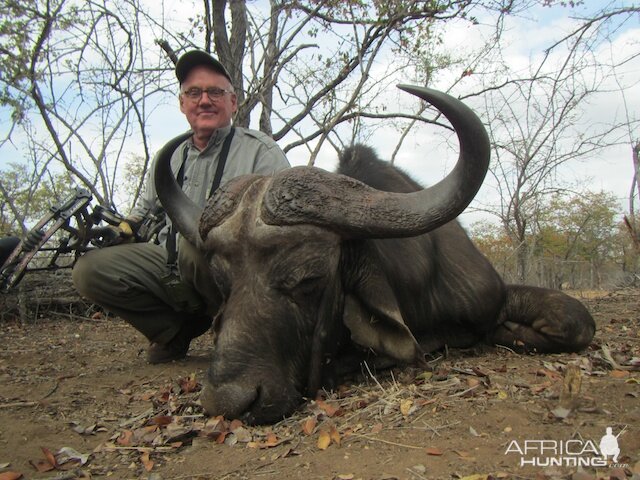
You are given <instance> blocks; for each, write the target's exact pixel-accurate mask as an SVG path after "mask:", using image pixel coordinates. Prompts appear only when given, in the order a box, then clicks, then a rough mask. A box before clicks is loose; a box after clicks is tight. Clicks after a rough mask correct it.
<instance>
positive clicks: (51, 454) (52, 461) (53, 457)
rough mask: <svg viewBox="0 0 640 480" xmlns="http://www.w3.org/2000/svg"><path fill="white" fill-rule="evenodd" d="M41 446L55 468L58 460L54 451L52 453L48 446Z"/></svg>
mask: <svg viewBox="0 0 640 480" xmlns="http://www.w3.org/2000/svg"><path fill="white" fill-rule="evenodd" d="M40 448H41V449H42V453H44V456H45V458H46V459H47V461H48V462H49V463H50V464H51V465H52V466H53V467H54V468H56V467H57V466H58V462H56V457H55V456H54V455H53V453H51V450H49V449H48V448H45V447H40Z"/></svg>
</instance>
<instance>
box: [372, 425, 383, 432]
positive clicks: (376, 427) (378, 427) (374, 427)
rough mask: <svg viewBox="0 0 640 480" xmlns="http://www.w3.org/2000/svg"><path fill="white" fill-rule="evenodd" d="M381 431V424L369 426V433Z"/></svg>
mask: <svg viewBox="0 0 640 480" xmlns="http://www.w3.org/2000/svg"><path fill="white" fill-rule="evenodd" d="M381 431H382V424H381V423H376V424H375V425H374V426H373V427H371V433H373V434H376V433H380V432H381Z"/></svg>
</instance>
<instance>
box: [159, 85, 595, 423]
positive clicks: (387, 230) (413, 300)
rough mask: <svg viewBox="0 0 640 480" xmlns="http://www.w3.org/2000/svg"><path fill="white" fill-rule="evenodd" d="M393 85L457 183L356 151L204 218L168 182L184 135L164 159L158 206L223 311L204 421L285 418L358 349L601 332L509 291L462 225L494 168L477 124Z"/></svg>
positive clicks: (567, 344) (516, 341) (252, 189)
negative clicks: (202, 266) (446, 153)
mask: <svg viewBox="0 0 640 480" xmlns="http://www.w3.org/2000/svg"><path fill="white" fill-rule="evenodd" d="M400 88H402V89H403V90H406V91H408V92H410V93H412V94H414V95H417V96H419V97H421V98H422V99H423V100H425V101H428V102H430V103H431V104H432V105H434V106H435V107H436V108H437V109H438V110H439V111H440V112H442V113H443V114H444V116H445V117H446V118H447V119H448V120H449V122H450V123H451V125H452V126H453V128H454V129H455V131H456V133H457V136H458V140H459V143H460V154H459V159H458V162H457V164H456V166H455V167H454V169H453V170H452V172H451V173H450V174H449V175H448V176H447V177H446V178H445V179H443V180H442V181H440V182H439V183H437V184H436V185H434V186H432V187H429V188H426V189H422V188H421V187H420V186H419V185H417V184H416V183H415V182H414V181H412V180H411V179H410V178H409V177H408V176H406V175H405V174H403V173H401V172H400V171H399V170H397V169H395V168H393V167H392V166H390V165H389V164H387V163H384V162H382V161H380V160H378V159H377V158H376V156H375V154H374V153H373V151H372V150H370V149H368V148H366V147H353V148H350V149H348V150H347V151H346V152H344V153H343V154H342V155H341V159H340V167H339V169H338V173H329V172H326V171H324V170H321V169H318V168H313V167H296V168H292V169H289V170H286V171H283V172H280V173H278V174H276V175H274V176H272V177H267V176H259V175H248V176H243V177H238V178H236V179H234V180H232V181H230V182H229V183H227V184H226V185H224V186H223V187H222V188H221V189H219V190H218V191H217V192H216V193H215V194H214V195H213V196H212V197H211V199H210V200H209V203H208V204H207V206H206V208H205V209H204V210H203V209H201V208H200V207H198V206H197V205H195V204H193V203H192V202H191V201H190V200H189V199H188V197H187V196H186V195H184V194H183V193H182V191H181V190H180V188H179V187H178V186H177V184H176V183H175V180H174V177H173V175H172V173H171V170H170V166H169V158H170V154H171V151H172V149H173V145H175V144H176V143H178V142H179V141H181V138H178V139H176V142H173V143H172V142H170V143H169V144H167V146H165V147H164V148H163V150H161V152H160V154H159V158H160V160H159V162H158V164H157V168H156V186H157V190H158V195H159V197H160V200H161V202H162V204H163V206H164V207H165V209H166V211H167V214H168V215H169V217H170V218H171V219H172V221H173V222H174V225H176V228H177V229H178V231H179V232H180V233H181V234H182V235H183V236H184V238H185V239H187V240H188V241H189V242H191V243H192V244H193V245H195V246H196V247H197V248H198V249H199V250H200V251H201V252H202V253H203V255H204V257H205V258H206V261H207V265H208V269H209V272H208V273H209V274H210V276H211V291H210V292H209V293H208V294H207V295H208V296H209V297H210V298H211V299H212V301H213V299H220V300H219V303H220V306H219V309H218V310H219V311H218V314H217V315H216V317H215V320H214V322H213V327H212V328H213V331H214V349H213V354H212V358H211V363H210V367H209V371H208V374H207V378H206V380H205V382H204V383H205V385H204V389H203V393H202V395H201V402H202V405H203V407H204V408H205V410H206V411H207V412H208V413H209V414H211V415H225V416H226V417H229V418H240V419H243V420H244V421H246V422H249V423H268V422H274V421H277V420H279V419H281V418H282V417H283V416H286V415H288V414H290V413H291V412H292V411H293V410H294V409H295V408H296V407H297V406H298V405H299V403H300V401H301V399H302V397H303V396H304V395H314V394H315V391H316V389H317V388H318V387H319V386H321V385H322V382H323V369H326V367H327V362H330V361H334V362H335V361H338V360H340V359H345V358H354V359H356V358H357V357H356V356H353V357H351V356H350V354H352V353H353V352H355V351H361V350H367V351H373V352H375V354H377V355H380V356H383V357H389V358H391V359H393V360H394V361H397V362H402V363H414V364H415V363H418V364H421V363H424V355H425V353H428V352H432V351H434V350H437V349H440V348H442V347H443V346H445V345H447V346H451V347H468V346H471V345H474V344H477V343H480V342H484V343H489V344H502V345H508V346H511V347H520V348H525V349H528V350H535V351H539V352H556V351H576V350H580V349H582V348H585V347H586V346H587V345H589V343H590V341H591V339H592V337H593V334H594V331H595V325H594V322H593V319H592V317H591V316H590V314H589V313H588V312H587V310H586V309H585V307H584V306H583V305H582V304H581V303H580V302H578V301H577V300H575V299H573V298H571V297H569V296H567V295H565V294H563V293H561V292H557V291H552V290H546V289H541V288H533V287H525V286H512V285H505V284H504V283H503V281H502V280H501V278H500V277H499V275H498V274H497V273H496V271H495V270H494V269H493V267H492V266H491V265H490V264H489V262H488V261H487V259H486V258H485V257H484V256H482V254H481V253H480V252H479V251H478V250H477V249H476V248H475V247H474V245H473V244H472V243H471V241H470V240H469V238H468V237H467V235H466V234H465V232H464V230H463V229H462V228H461V227H460V225H459V224H458V223H457V222H456V221H455V220H454V219H455V218H456V217H457V216H458V215H459V214H460V213H461V212H462V210H463V209H464V208H465V207H466V206H467V205H468V203H469V202H470V201H471V200H472V198H473V197H474V195H475V194H476V193H477V190H478V189H479V187H480V185H481V184H482V181H483V179H484V176H485V173H486V171H487V168H488V164H489V157H490V146H489V141H488V137H487V134H486V131H485V129H484V127H483V125H482V123H481V122H480V120H479V119H478V117H477V116H476V115H475V114H474V113H473V112H472V111H471V110H470V109H469V108H467V107H466V106H465V105H464V104H463V103H462V102H460V101H459V100H457V99H454V98H452V97H450V96H448V95H446V94H444V93H441V92H437V91H434V90H430V89H427V88H422V87H411V86H400ZM216 301H218V300H216ZM353 361H357V360H353Z"/></svg>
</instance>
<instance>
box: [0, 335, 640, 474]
mask: <svg viewBox="0 0 640 480" xmlns="http://www.w3.org/2000/svg"><path fill="white" fill-rule="evenodd" d="M605 331H606V326H605ZM635 335H636V339H637V336H638V333H637V332H636V333H635ZM516 358H517V359H520V358H522V357H521V356H519V355H517V354H514V353H513V352H510V351H508V350H500V349H497V350H496V351H495V352H494V353H493V354H490V355H489V356H486V355H482V354H480V355H479V352H478V351H477V350H471V351H469V352H468V353H466V352H464V351H462V352H457V353H455V354H452V355H449V356H447V357H445V358H436V359H433V361H432V362H431V368H430V369H429V370H416V369H411V368H407V369H394V370H390V371H385V372H373V373H372V372H370V370H369V367H368V366H367V370H368V371H369V373H370V375H368V376H367V375H365V378H364V379H363V380H359V381H357V382H354V383H347V384H346V385H343V386H341V387H339V388H338V389H336V391H332V392H320V395H319V396H318V397H317V398H316V399H313V400H310V401H308V402H307V403H306V404H305V405H304V406H303V407H301V408H300V409H299V410H298V411H297V412H295V413H294V414H293V415H292V416H291V417H289V418H287V419H284V420H282V421H281V422H279V423H277V424H275V425H272V426H257V427H256V426H247V425H244V424H242V422H239V421H238V420H232V419H231V420H230V419H225V418H223V417H214V418H208V417H206V416H205V415H204V414H203V412H202V409H201V407H200V405H199V402H198V397H199V393H200V390H201V385H200V383H199V382H198V378H197V376H196V375H195V374H191V375H188V376H186V377H180V378H178V379H177V380H170V381H169V382H168V383H163V384H160V385H158V384H154V383H153V382H152V383H146V384H144V385H140V386H136V385H135V384H133V383H131V384H130V385H126V386H124V387H123V388H121V389H120V391H119V394H120V395H123V396H125V397H127V398H129V399H130V400H129V401H130V402H134V403H136V404H141V403H142V404H144V403H146V404H147V405H148V408H146V409H144V410H142V411H141V412H140V413H138V414H136V415H132V416H131V417H130V418H126V419H123V420H121V421H120V422H119V424H118V425H120V426H119V427H118V426H116V427H115V428H114V426H113V425H111V426H108V425H109V422H104V421H103V419H101V418H96V419H95V421H93V422H83V423H78V422H69V423H68V425H69V428H70V429H71V430H73V431H74V432H76V433H77V434H78V435H81V436H84V437H91V436H93V435H96V434H98V433H102V434H104V432H105V431H107V430H109V431H110V433H109V438H108V439H107V440H106V441H103V442H102V443H100V444H99V445H98V446H97V447H96V448H95V449H93V450H92V451H91V452H88V453H87V452H80V453H79V452H75V454H73V453H71V452H69V451H68V450H66V452H67V454H68V455H67V457H65V456H64V455H62V454H63V453H64V451H65V449H64V448H63V449H60V450H53V449H51V450H50V449H47V448H43V449H42V452H43V457H44V458H43V459H35V460H33V461H32V465H33V466H34V468H36V469H38V471H43V472H46V471H53V470H72V469H78V468H82V470H79V473H78V477H77V478H81V476H82V475H84V474H87V473H93V474H96V475H97V474H100V473H108V472H109V471H110V467H107V466H101V465H105V464H109V463H112V464H113V463H114V462H129V463H130V464H131V465H130V467H129V468H133V469H138V470H137V471H141V472H147V473H149V474H151V473H152V472H154V471H155V470H156V469H157V468H159V466H161V465H162V464H163V462H165V463H166V459H167V458H170V456H172V455H173V454H175V453H176V452H184V451H185V449H188V448H189V447H190V446H193V445H196V444H202V443H203V442H204V443H206V444H210V445H213V446H214V448H215V445H220V446H221V447H220V448H233V449H242V448H245V449H253V450H254V451H264V452H268V451H275V452H276V453H274V454H269V457H268V458H271V459H279V458H288V457H291V456H296V455H300V454H302V453H303V452H304V451H302V450H300V445H301V442H304V439H305V438H307V439H309V440H310V441H311V442H312V443H309V442H304V445H306V447H305V448H306V450H305V451H310V450H311V451H312V450H315V451H317V452H323V453H324V452H325V451H329V450H334V449H344V448H345V447H347V446H349V445H359V446H366V445H371V446H372V447H374V448H375V446H376V445H383V444H384V445H387V446H390V447H393V448H400V449H411V450H412V451H413V450H415V451H418V450H420V451H421V452H422V453H423V454H424V455H425V457H423V459H426V458H427V457H430V458H439V457H443V458H452V457H451V456H453V458H456V459H457V460H458V461H459V462H462V464H463V465H464V464H465V463H469V464H470V465H471V464H472V463H473V462H474V461H475V459H476V458H477V455H476V454H474V452H472V451H470V450H467V449H464V448H457V447H456V448H451V446H450V444H448V443H447V442H445V441H444V440H443V437H446V436H447V432H448V431H453V430H456V429H458V430H456V431H460V430H459V429H460V428H461V429H462V431H464V432H466V434H467V435H468V437H469V438H476V439H479V440H483V439H487V438H491V436H492V435H493V434H487V433H486V430H485V429H486V425H483V424H482V422H477V421H476V419H477V418H478V417H475V418H474V417H471V416H469V417H459V418H457V419H455V420H451V421H449V422H448V423H447V422H444V423H443V422H441V423H439V424H438V423H437V422H433V421H432V420H431V419H432V418H434V417H436V418H437V417H438V415H439V414H446V413H447V412H448V411H454V409H455V408H457V407H458V406H460V405H464V404H468V405H469V407H471V406H473V408H474V409H479V410H478V411H480V412H481V411H482V409H483V408H486V405H490V404H496V405H500V404H502V403H504V404H505V405H511V404H512V402H522V403H523V404H525V405H526V404H527V403H531V404H532V405H534V408H530V409H529V410H530V411H529V413H530V415H532V416H535V417H537V419H538V421H539V422H540V423H541V424H549V425H554V424H559V425H567V426H571V425H575V422H576V417H578V416H580V415H582V416H583V417H582V418H584V415H585V414H596V415H601V414H603V412H602V409H600V408H599V407H598V403H599V402H598V399H596V398H592V397H590V396H589V395H590V393H589V388H588V387H586V388H585V382H586V383H587V384H588V379H591V378H592V379H598V378H604V377H609V378H611V379H614V380H616V381H620V382H624V383H626V384H627V385H638V382H639V380H638V379H639V376H638V374H637V372H638V371H640V368H639V364H640V362H639V361H638V358H640V351H638V345H637V341H636V342H635V343H634V342H633V341H629V342H624V341H622V342H620V341H619V342H612V341H608V342H607V343H604V342H602V343H598V342H597V341H596V342H594V344H593V345H592V346H591V348H590V349H589V350H588V351H587V352H585V353H584V354H581V355H545V356H531V357H528V358H527V362H528V363H529V365H530V368H529V370H528V371H526V372H524V371H523V370H522V367H516V366H514V365H513V364H512V361H513V359H516ZM618 372H624V374H621V373H618ZM630 393H631V394H632V393H633V392H630ZM19 400H20V399H16V398H10V399H3V398H2V397H0V406H1V405H2V403H4V402H6V403H9V402H13V401H19ZM605 413H606V412H605ZM582 422H584V420H582ZM501 428H503V431H504V432H512V427H511V426H510V425H507V426H504V427H501ZM404 431H420V432H423V434H422V435H423V436H422V438H423V441H421V442H417V443H415V442H407V441H402V439H401V438H399V436H398V432H404ZM512 433H515V431H514V432H512ZM54 451H55V453H53V452H54ZM113 455H117V458H119V460H115V459H114V457H110V456H113ZM109 458H111V460H109ZM127 459H128V460H127ZM272 461H275V460H272ZM423 461H425V462H426V460H423ZM636 461H637V459H636ZM38 465H39V467H38ZM7 468H8V465H7ZM634 468H635V467H634ZM40 469H43V470H40ZM46 469H49V470H46ZM638 470H640V468H639V469H638ZM628 472H630V470H627V473H628ZM5 473H6V474H9V473H11V474H13V473H16V472H13V471H11V472H9V471H4V472H2V471H0V475H3V474H5ZM415 473H416V475H418V474H420V469H417V470H415ZM467 473H468V471H467ZM633 473H636V472H633ZM623 474H624V471H623ZM338 475H344V476H345V477H348V476H349V475H354V474H352V473H347V472H343V473H340V474H338ZM425 475H426V476H425V477H424V478H429V475H428V472H427V473H426V474H425ZM630 475H631V474H630ZM630 475H629V476H630ZM17 478H20V477H17ZM69 478H71V477H69ZM194 478H195V477H194ZM336 478H337V477H336ZM354 478H359V476H358V475H354ZM412 478H420V477H418V476H416V477H412ZM452 478H469V479H471V478H487V479H489V478H508V477H507V476H504V475H503V474H502V473H501V472H499V471H498V472H494V473H493V474H488V473H486V474H485V473H474V474H472V475H466V476H465V475H458V476H456V474H453V475H452ZM532 478H533V477H532ZM536 478H537V479H539V480H544V479H547V478H549V479H551V478H553V479H555V478H570V476H566V474H564V473H558V472H546V473H545V472H542V473H540V474H539V475H538V476H537V477H536ZM585 478H586V477H585ZM591 478H598V477H597V476H591ZM620 478H625V477H620ZM0 479H2V477H0Z"/></svg>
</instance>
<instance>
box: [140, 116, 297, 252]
mask: <svg viewBox="0 0 640 480" xmlns="http://www.w3.org/2000/svg"><path fill="white" fill-rule="evenodd" d="M230 131H231V126H228V127H224V128H221V129H218V130H216V132H215V133H214V134H213V135H212V136H211V139H210V140H209V143H208V144H207V146H206V147H205V148H204V150H202V151H200V150H198V149H197V148H196V147H195V145H194V144H193V141H192V139H191V138H189V139H187V140H185V141H184V142H183V143H182V144H181V145H180V146H178V148H176V150H175V151H174V152H173V155H172V157H171V169H172V170H173V173H174V175H177V174H178V171H179V170H180V166H181V165H182V161H183V159H184V158H185V150H186V161H185V168H184V182H183V185H182V190H183V191H184V192H185V193H186V194H187V196H188V197H189V198H190V199H191V200H193V201H194V202H195V203H197V204H198V205H201V206H204V205H205V204H206V201H207V198H208V196H209V191H210V189H211V184H212V182H213V178H214V176H215V173H216V169H217V167H218V161H219V157H220V151H221V150H222V144H223V143H224V139H225V138H226V137H227V135H228V134H229V132H230ZM156 161H157V157H156V158H154V160H153V162H152V165H151V168H150V169H149V174H148V177H147V179H146V182H145V189H144V192H143V194H142V196H141V197H140V200H139V201H138V203H137V204H136V206H135V207H134V209H133V210H132V212H131V214H130V215H129V216H130V217H132V218H141V217H144V216H145V215H146V214H147V212H149V211H152V210H153V209H155V208H157V207H159V206H160V201H159V200H158V195H157V193H156V187H155V179H154V175H155V173H154V172H155V164H156ZM289 167H290V165H289V162H288V160H287V158H286V157H285V155H284V153H283V152H282V150H281V149H280V147H278V145H277V144H276V142H275V141H274V140H273V139H272V138H271V137H269V136H268V135H266V134H265V133H263V132H259V131H256V130H250V129H246V128H242V127H235V133H234V136H233V139H232V141H231V145H230V148H229V155H228V157H227V162H226V164H225V167H224V171H223V174H222V180H221V182H220V185H224V184H225V183H226V182H228V181H229V180H231V179H232V178H235V177H238V176H240V175H245V174H249V173H257V174H261V175H273V174H274V173H276V172H279V171H281V170H284V169H286V168H289ZM167 223H170V221H169V219H167ZM167 230H168V227H165V229H164V230H163V231H162V232H161V234H160V235H159V238H160V240H161V242H163V243H164V241H165V238H166V232H167Z"/></svg>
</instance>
